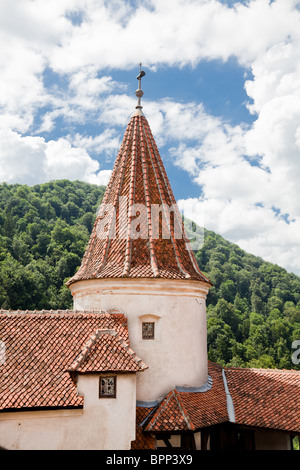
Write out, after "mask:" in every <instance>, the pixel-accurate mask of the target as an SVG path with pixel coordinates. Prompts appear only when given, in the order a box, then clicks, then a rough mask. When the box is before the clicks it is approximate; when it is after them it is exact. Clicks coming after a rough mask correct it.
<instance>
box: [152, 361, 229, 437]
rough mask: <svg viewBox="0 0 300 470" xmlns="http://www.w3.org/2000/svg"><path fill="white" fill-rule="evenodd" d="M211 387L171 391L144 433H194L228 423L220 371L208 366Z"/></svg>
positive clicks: (213, 365) (215, 366)
mask: <svg viewBox="0 0 300 470" xmlns="http://www.w3.org/2000/svg"><path fill="white" fill-rule="evenodd" d="M209 375H210V377H211V379H212V387H211V388H210V389H209V390H207V391H205V392H182V391H177V390H172V391H171V392H170V393H169V394H168V395H167V396H166V397H165V399H164V400H162V402H161V403H160V405H159V407H158V408H157V410H156V411H155V413H154V414H153V415H151V418H150V419H149V420H148V422H147V423H146V425H145V427H144V430H145V431H152V432H162V431H169V432H174V431H181V430H182V431H184V430H193V431H194V430H196V429H200V428H203V427H207V426H212V425H214V424H219V423H223V422H227V421H228V413H227V406H226V396H225V389H224V383H223V379H222V368H221V366H218V365H217V364H213V363H209Z"/></svg>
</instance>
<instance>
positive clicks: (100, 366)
mask: <svg viewBox="0 0 300 470" xmlns="http://www.w3.org/2000/svg"><path fill="white" fill-rule="evenodd" d="M145 369H147V366H146V364H144V363H143V361H142V360H141V359H139V358H138V357H137V355H136V354H135V352H134V351H133V350H132V349H131V348H130V347H129V344H128V343H127V342H126V341H124V340H123V339H122V338H121V337H120V336H119V335H118V334H117V332H116V330H108V329H100V330H96V331H95V332H94V333H93V334H92V336H91V337H90V339H89V341H88V342H87V343H86V344H85V345H84V347H83V349H82V350H81V352H80V354H79V356H77V358H76V359H75V361H74V362H73V363H72V364H71V366H70V368H69V371H72V372H75V371H76V372H81V373H84V372H93V371H101V372H108V371H115V372H117V371H118V372H138V371H142V370H145Z"/></svg>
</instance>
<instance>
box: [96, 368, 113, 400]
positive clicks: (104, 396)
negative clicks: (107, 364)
mask: <svg viewBox="0 0 300 470" xmlns="http://www.w3.org/2000/svg"><path fill="white" fill-rule="evenodd" d="M102 379H113V381H114V385H113V387H114V388H113V391H114V393H113V394H107V393H102ZM99 398H117V376H116V375H111V374H110V375H100V377H99Z"/></svg>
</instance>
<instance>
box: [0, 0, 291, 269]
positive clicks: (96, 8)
mask: <svg viewBox="0 0 300 470" xmlns="http://www.w3.org/2000/svg"><path fill="white" fill-rule="evenodd" d="M299 23H300V11H299V2H298V1H297V0H274V1H269V0H248V1H240V2H239V1H235V0H231V1H229V0H228V1H225V0H224V1H220V0H145V1H141V0H136V1H127V0H111V1H109V2H107V1H104V0H102V1H101V0H71V1H70V0H52V1H51V2H48V1H46V0H22V1H20V0H3V1H2V2H1V4H0V41H1V43H2V47H1V50H2V55H1V58H0V134H1V135H0V137H1V138H0V180H1V181H6V182H7V183H22V184H23V183H26V184H29V185H32V184H35V183H41V182H46V181H50V180H51V179H60V178H69V179H72V180H74V179H81V180H84V181H88V182H91V183H95V184H106V183H107V181H108V179H109V176H110V172H111V169H112V167H113V163H114V160H115V158H116V155H117V152H118V149H119V146H120V143H121V140H122V138H123V134H124V131H125V128H126V125H127V123H128V120H129V118H130V116H131V115H132V113H133V112H134V107H135V103H136V97H135V94H134V92H135V90H136V88H137V84H138V83H137V80H136V76H137V74H138V64H139V62H142V63H143V69H144V70H145V72H146V76H145V77H144V78H143V80H142V89H143V91H144V97H143V100H142V104H143V111H144V114H145V116H146V117H147V119H148V121H149V124H150V126H151V129H152V132H153V134H154V136H155V139H156V142H157V144H158V147H159V150H160V153H161V156H162V158H163V161H164V163H165V166H166V170H167V173H168V176H169V178H170V180H171V184H172V187H173V190H174V193H175V196H176V199H177V201H178V205H179V207H180V208H181V209H182V210H183V211H184V213H185V214H186V215H188V216H190V217H193V218H194V219H195V220H196V221H197V222H199V223H201V224H204V225H205V226H206V227H207V228H208V229H211V230H214V231H216V232H217V233H219V234H221V235H222V236H224V237H225V238H227V239H228V240H230V241H233V242H235V243H237V244H239V245H240V246H241V247H242V248H244V249H246V250H247V251H249V252H251V253H254V254H256V255H259V256H261V257H263V258H265V259H267V260H270V261H272V262H275V263H277V264H279V265H281V266H284V267H285V268H286V269H287V270H288V271H292V272H295V273H298V274H300V268H299V266H300V235H299V234H300V230H299V229H300V202H299V197H298V181H299V178H300V163H299V162H300V158H299V157H300V91H299V90H300V66H299V56H300V24H299Z"/></svg>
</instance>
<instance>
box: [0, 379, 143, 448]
mask: <svg viewBox="0 0 300 470" xmlns="http://www.w3.org/2000/svg"><path fill="white" fill-rule="evenodd" d="M78 389H79V391H80V393H81V394H83V395H84V408H83V409H82V410H49V411H24V412H10V413H0V447H3V448H5V449H10V450H80V449H83V450H129V449H130V447H131V441H133V440H134V439H135V410H136V374H118V376H117V397H116V398H99V374H87V375H80V376H79V380H78Z"/></svg>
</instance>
